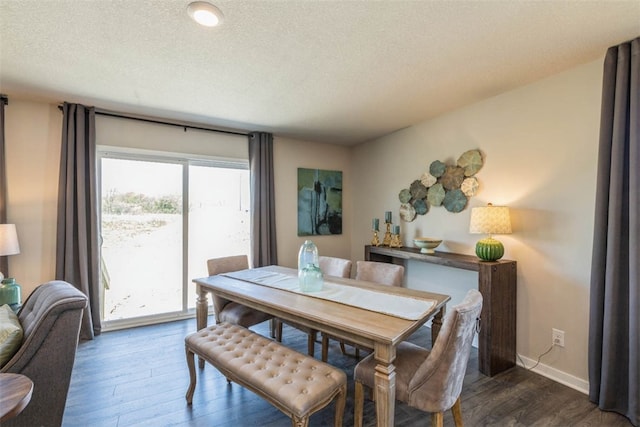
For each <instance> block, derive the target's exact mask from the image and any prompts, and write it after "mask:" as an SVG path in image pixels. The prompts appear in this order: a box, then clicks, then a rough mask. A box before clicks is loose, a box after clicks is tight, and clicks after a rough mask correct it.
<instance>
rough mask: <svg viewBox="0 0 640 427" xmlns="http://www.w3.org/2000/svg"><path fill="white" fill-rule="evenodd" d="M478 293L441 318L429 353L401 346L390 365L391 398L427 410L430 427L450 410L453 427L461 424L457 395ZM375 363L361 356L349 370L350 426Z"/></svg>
mask: <svg viewBox="0 0 640 427" xmlns="http://www.w3.org/2000/svg"><path fill="white" fill-rule="evenodd" d="M481 311H482V295H481V294H480V292H478V291H477V290H476V289H471V290H470V291H469V292H467V295H466V296H465V298H464V300H463V301H462V302H461V303H460V304H458V305H456V306H454V307H452V308H451V310H450V311H449V312H447V314H446V315H445V319H444V322H443V324H442V329H440V333H439V334H438V338H437V339H436V341H435V343H434V345H433V348H432V350H431V351H429V350H427V349H425V348H422V347H420V346H417V345H415V344H412V343H410V342H406V341H404V342H401V343H400V344H398V347H397V350H396V359H395V361H394V362H393V364H394V366H395V370H394V373H395V375H396V399H397V400H400V401H402V402H405V403H406V404H408V405H409V406H411V407H412V408H416V409H419V410H422V411H425V412H431V413H432V416H431V421H432V426H436V427H442V425H443V421H444V412H445V411H448V410H449V409H451V412H452V413H453V420H454V422H455V425H456V426H458V427H460V426H462V424H463V423H462V407H461V403H460V393H461V392H462V383H463V380H464V375H465V371H466V369H467V363H468V361H469V354H470V352H471V343H472V341H473V336H474V334H475V333H476V332H478V331H479V328H480V312H481ZM376 365H377V362H376V360H375V359H374V357H373V355H369V356H367V357H366V358H365V359H363V360H362V361H361V362H360V363H358V364H357V365H356V368H355V370H354V380H355V402H354V411H355V414H354V423H355V426H356V427H361V426H362V418H363V414H362V411H363V408H364V390H365V386H366V387H367V388H368V389H369V390H372V389H373V387H374V385H375V372H376Z"/></svg>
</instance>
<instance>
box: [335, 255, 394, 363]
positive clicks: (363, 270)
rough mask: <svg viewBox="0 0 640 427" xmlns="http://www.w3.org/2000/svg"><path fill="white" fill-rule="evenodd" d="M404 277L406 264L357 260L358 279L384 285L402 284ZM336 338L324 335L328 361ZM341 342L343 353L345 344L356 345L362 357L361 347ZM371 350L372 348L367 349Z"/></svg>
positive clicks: (357, 352) (357, 354)
mask: <svg viewBox="0 0 640 427" xmlns="http://www.w3.org/2000/svg"><path fill="white" fill-rule="evenodd" d="M403 278H404V266H402V265H398V264H389V263H386V262H376V261H356V280H364V281H367V282H375V283H379V284H382V285H389V286H402V279H403ZM331 338H333V339H335V338H334V337H332V336H330V335H326V334H323V335H322V361H323V362H326V361H327V359H328V357H329V339H331ZM338 341H339V342H340V350H341V351H342V354H347V350H346V348H345V344H349V345H353V346H354V347H355V357H356V358H357V359H359V358H360V347H359V346H357V345H355V344H351V343H349V342H346V341H345V340H343V339H338ZM367 350H370V349H367Z"/></svg>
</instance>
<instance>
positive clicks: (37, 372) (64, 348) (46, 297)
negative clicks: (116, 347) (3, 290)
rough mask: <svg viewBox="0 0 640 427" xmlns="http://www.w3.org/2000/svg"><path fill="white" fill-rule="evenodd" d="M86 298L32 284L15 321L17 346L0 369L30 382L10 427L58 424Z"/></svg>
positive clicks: (68, 288)
mask: <svg viewBox="0 0 640 427" xmlns="http://www.w3.org/2000/svg"><path fill="white" fill-rule="evenodd" d="M86 306H87V297H86V296H85V295H84V294H83V293H82V292H80V291H79V290H78V289H76V288H75V287H73V286H72V285H71V284H69V283H67V282H63V281H58V280H56V281H52V282H48V283H45V284H43V285H40V286H38V287H37V288H36V289H35V290H34V291H33V292H32V293H31V295H30V296H29V298H27V300H26V301H25V302H24V304H23V306H22V309H21V310H20V312H19V313H18V319H19V321H20V324H21V326H22V328H23V330H24V338H23V342H22V345H21V347H20V348H19V349H18V351H17V352H16V354H14V355H13V357H12V358H11V359H10V360H9V361H8V362H7V363H6V364H5V365H4V366H2V368H1V369H0V372H2V373H14V374H22V375H25V376H27V377H28V378H29V379H31V381H33V394H32V396H31V402H30V403H29V404H28V405H27V407H26V408H25V409H24V411H23V412H22V413H21V414H20V415H18V416H17V417H16V418H13V419H11V420H8V421H5V422H3V423H2V425H3V427H10V426H28V427H32V426H52V427H53V426H60V425H62V417H63V415H64V408H65V404H66V401H67V392H68V391H69V383H70V381H71V371H72V369H73V363H74V360H75V355H76V349H77V345H78V335H79V333H80V322H81V320H82V314H83V311H84V309H85V307H86Z"/></svg>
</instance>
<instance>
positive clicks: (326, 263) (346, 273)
mask: <svg viewBox="0 0 640 427" xmlns="http://www.w3.org/2000/svg"><path fill="white" fill-rule="evenodd" d="M318 262H319V263H320V270H321V271H322V274H323V275H324V276H335V277H345V278H348V277H351V265H352V263H351V260H348V259H342V258H335V257H329V256H319V257H318ZM283 323H286V324H287V325H289V326H292V327H294V328H296V329H298V330H300V331H302V332H305V333H306V334H307V352H308V354H309V356H312V357H313V355H314V354H315V343H316V339H317V338H318V331H316V330H315V329H311V328H309V327H307V326H304V325H300V324H298V323H295V322H291V321H288V320H287V321H284V320H282V319H276V339H277V340H278V341H281V340H282V324H283ZM323 343H324V341H323ZM323 345H324V344H323ZM322 351H323V353H322V354H324V353H325V350H324V347H323V350H322ZM323 360H324V361H325V362H326V358H325V359H323Z"/></svg>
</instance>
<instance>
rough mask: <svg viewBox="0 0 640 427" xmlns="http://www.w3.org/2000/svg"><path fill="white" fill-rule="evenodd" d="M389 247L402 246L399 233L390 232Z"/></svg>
mask: <svg viewBox="0 0 640 427" xmlns="http://www.w3.org/2000/svg"><path fill="white" fill-rule="evenodd" d="M389 247H390V248H401V247H402V241H401V240H400V234H392V235H391V242H389Z"/></svg>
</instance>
